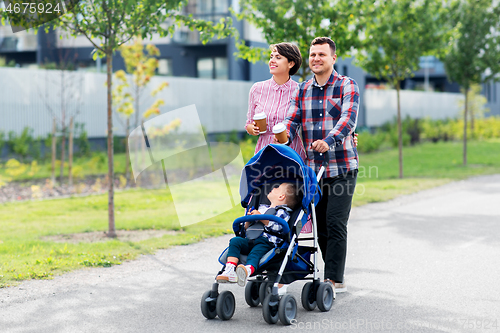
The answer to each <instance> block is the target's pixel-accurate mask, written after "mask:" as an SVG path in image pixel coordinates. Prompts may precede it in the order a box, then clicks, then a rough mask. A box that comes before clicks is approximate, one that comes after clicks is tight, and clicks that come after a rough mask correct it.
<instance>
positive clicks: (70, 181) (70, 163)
mask: <svg viewBox="0 0 500 333" xmlns="http://www.w3.org/2000/svg"><path fill="white" fill-rule="evenodd" d="M68 152H69V156H68V184H69V186H73V117H71V119H70V121H69V147H68Z"/></svg>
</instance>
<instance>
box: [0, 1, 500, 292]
mask: <svg viewBox="0 0 500 333" xmlns="http://www.w3.org/2000/svg"><path fill="white" fill-rule="evenodd" d="M184 5H185V2H184V1H182V0H172V1H163V2H161V1H157V0H140V1H135V2H130V1H106V0H102V1H97V0H81V1H80V2H78V3H77V4H76V5H75V6H74V7H73V9H72V11H71V12H70V13H69V14H68V15H66V16H64V17H63V18H61V19H60V20H55V21H52V23H51V27H59V28H61V29H63V30H64V31H66V33H67V34H68V36H77V35H83V36H85V37H86V38H87V39H88V40H89V41H90V42H91V43H92V45H93V46H94V48H95V49H94V56H95V57H101V58H106V64H107V66H106V68H107V83H106V89H107V92H108V95H107V96H108V100H107V115H108V118H107V119H108V132H107V136H108V137H107V154H106V153H105V152H103V151H96V150H95V149H94V150H91V145H90V143H89V140H88V138H87V134H86V132H85V129H84V127H83V124H75V130H74V131H73V130H69V133H70V137H69V138H68V139H69V140H68V141H69V142H68V143H67V144H66V140H67V138H66V134H65V133H67V132H68V131H67V128H68V127H72V125H73V124H72V122H71V121H69V120H70V119H71V118H72V117H67V118H66V117H64V119H63V120H59V121H58V122H59V123H60V125H59V129H57V128H56V126H54V130H53V132H52V133H51V134H49V135H47V136H46V137H36V138H35V137H33V130H32V129H30V128H28V127H26V128H25V129H24V130H23V131H22V132H21V133H15V132H9V133H4V132H2V131H0V152H2V151H4V152H7V155H8V156H7V158H6V159H4V160H0V188H1V187H2V186H5V185H7V184H8V183H9V182H20V183H21V182H26V181H32V180H44V179H52V180H51V181H52V183H54V170H55V168H56V167H59V168H60V172H61V179H60V183H61V184H62V183H63V182H64V177H68V181H69V183H71V179H72V178H73V177H74V179H75V181H76V182H79V181H81V180H83V179H85V178H86V177H94V179H95V184H94V187H95V189H96V193H97V195H93V196H87V197H77V196H75V197H71V198H65V199H56V200H44V201H41V200H38V199H37V196H36V195H35V194H36V193H35V191H33V196H32V199H33V200H31V201H23V202H8V203H5V204H1V205H0V215H1V216H2V223H1V224H0V287H5V286H10V285H14V284H16V283H18V282H19V281H22V280H27V279H45V278H51V277H52V276H55V275H58V274H61V273H64V272H67V271H70V270H73V269H78V268H82V267H94V266H102V267H108V266H111V265H114V264H119V263H121V262H122V261H124V260H129V259H133V258H135V257H136V256H137V255H140V254H146V253H152V252H154V251H155V250H157V249H160V248H165V247H168V246H172V245H179V244H189V243H192V242H195V241H198V240H199V239H201V238H203V237H208V236H216V235H221V234H224V233H230V232H231V230H230V225H231V221H232V220H233V219H234V218H236V217H238V216H240V215H241V214H242V212H243V211H242V209H241V208H240V207H234V208H233V209H232V210H230V211H228V212H226V213H224V214H222V215H220V216H217V217H215V218H212V219H210V220H207V221H205V222H203V223H198V224H196V225H191V226H188V227H180V225H179V223H178V220H177V216H176V213H175V207H174V206H173V201H172V197H171V195H170V192H169V190H168V188H167V189H148V190H146V189H141V188H140V187H137V188H133V189H128V190H126V191H119V192H118V193H117V194H116V197H115V189H114V186H115V185H114V184H115V182H113V181H109V180H110V179H115V178H117V176H118V177H119V179H120V182H119V183H120V184H121V185H122V186H120V187H121V188H124V187H125V185H126V184H127V174H128V168H129V163H130V162H129V157H128V152H127V151H126V146H127V144H123V141H124V140H123V138H117V137H115V136H114V135H113V124H112V117H111V116H112V111H113V110H115V111H117V112H118V113H120V114H122V115H123V116H124V118H125V120H126V125H125V126H126V127H127V130H128V128H129V126H130V121H129V118H130V117H131V116H132V115H135V127H137V126H139V124H140V122H141V120H143V119H145V118H147V117H148V116H150V115H154V114H158V113H160V106H161V105H162V102H161V100H157V101H155V102H153V103H152V105H151V106H148V108H147V109H146V110H144V111H143V109H141V106H140V101H141V100H143V98H142V97H141V91H142V89H144V87H146V86H147V84H148V82H149V79H150V78H151V76H152V75H153V73H154V71H155V69H156V67H157V60H156V57H157V56H158V51H157V49H155V48H154V47H153V46H147V47H146V51H147V53H148V54H146V53H145V52H144V48H143V45H142V41H145V40H147V39H149V38H151V36H152V35H153V34H154V33H158V34H159V35H160V36H168V35H171V34H172V33H173V32H174V30H175V27H176V26H186V27H188V28H191V29H195V30H198V31H200V37H201V39H202V41H203V42H208V41H210V40H212V39H213V38H214V37H216V36H218V37H227V36H229V35H230V34H232V33H234V30H233V29H232V28H230V27H229V26H230V23H231V22H230V19H228V20H222V21H221V22H206V21H201V20H195V19H193V18H192V17H191V16H188V15H183V14H181V13H182V11H181V9H182V7H183V6H184ZM236 14H237V17H238V18H239V19H245V20H248V21H249V22H250V23H252V24H253V25H255V26H256V27H257V28H259V29H261V31H262V33H263V35H264V38H265V39H266V41H267V42H268V44H272V43H276V42H281V41H290V42H294V43H296V44H297V45H298V46H299V48H300V50H301V53H302V55H303V58H304V60H305V61H304V62H303V66H302V68H301V71H300V73H299V74H300V76H301V79H302V80H304V79H306V78H307V77H308V76H309V75H310V72H309V69H308V67H307V58H308V56H307V54H308V49H309V43H310V41H311V40H312V39H313V38H314V37H315V36H318V35H325V36H331V37H332V38H333V39H334V40H335V41H336V43H337V45H338V50H339V51H338V52H339V55H340V56H355V57H356V61H357V62H358V64H359V65H360V66H361V67H363V68H364V69H365V70H366V71H368V72H370V73H371V74H373V75H375V76H377V77H379V78H381V79H383V80H385V81H387V82H388V83H389V84H391V85H392V86H393V87H394V88H395V89H396V90H397V92H398V94H397V96H398V115H397V118H396V119H394V120H393V121H392V122H389V123H386V124H384V125H383V126H381V127H380V128H376V129H367V128H365V129H360V130H359V137H358V138H359V146H358V151H359V152H360V174H359V180H358V181H359V183H358V191H357V193H356V194H355V199H354V205H362V204H366V203H370V202H378V201H385V200H389V199H392V198H394V197H396V196H398V195H402V194H408V193H412V192H415V191H419V190H423V189H426V188H430V187H433V186H438V185H441V184H444V183H446V182H449V181H452V180H458V179H463V178H466V177H470V176H476V175H483V174H492V173H500V160H499V159H498V156H500V117H493V116H492V117H484V116H485V114H486V115H487V111H488V110H486V109H485V108H484V104H485V100H484V98H481V96H480V95H479V91H480V86H479V85H478V84H480V83H482V82H485V81H486V80H491V79H497V78H498V75H499V74H500V63H499V62H498V59H500V47H499V45H500V36H499V35H498V33H494V32H495V31H496V32H498V31H500V25H499V22H500V21H499V20H498V17H499V16H500V3H498V1H497V2H496V5H494V4H492V2H491V1H487V0H450V1H444V2H443V1H431V0H422V1H413V0H398V1H396V0H382V1H374V0H369V1H364V0H347V1H341V0H331V1H321V0H313V1H305V0H297V1H285V0H242V1H241V4H240V11H239V12H238V13H236ZM6 17H7V16H6V15H5V12H3V13H2V18H3V19H5V18H6ZM145 22H147V24H146V23H145ZM47 28H50V26H47ZM134 38H137V39H136V42H135V43H133V44H132V43H130V42H131V41H132V40H133V39H134ZM237 45H238V49H239V56H240V57H242V58H244V59H248V60H250V61H258V60H263V59H265V58H267V55H268V53H269V50H268V49H262V48H254V47H253V46H247V45H245V43H244V42H242V41H241V40H239V41H238V42H237ZM117 51H120V52H121V55H122V57H123V58H124V60H125V64H126V67H127V72H128V73H129V74H131V75H130V76H129V77H127V76H126V75H125V72H123V71H122V72H120V71H119V72H116V73H115V77H113V64H112V56H113V54H114V53H116V52H117ZM427 54H432V55H436V56H438V57H439V58H440V59H442V60H443V61H444V63H445V66H446V70H447V74H448V75H449V77H450V79H451V80H453V81H455V82H458V83H459V84H460V85H461V87H462V88H463V93H464V97H465V101H464V103H463V110H464V111H463V114H462V117H461V118H459V119H444V120H433V119H430V118H424V119H410V118H406V119H403V118H402V116H401V109H400V101H399V89H400V82H401V81H402V80H404V79H406V78H408V77H411V76H412V75H413V74H412V73H413V71H414V70H416V69H417V68H418V61H419V58H420V56H422V55H427ZM2 65H9V64H5V60H2V59H0V66H2ZM130 77H132V81H129V80H130ZM113 81H114V82H115V85H114V86H113ZM113 87H114V90H113ZM165 87H166V84H164V85H162V86H160V87H158V88H157V89H153V91H154V92H158V91H159V90H161V89H164V88H165ZM54 113H55V112H54ZM73 135H74V138H75V140H74V142H72V141H73V140H72V137H73ZM217 138H218V139H219V140H220V141H233V142H238V143H239V144H240V148H241V151H242V154H243V158H244V160H245V161H248V160H249V159H250V158H251V157H252V156H253V152H254V148H255V142H254V141H253V140H254V139H255V138H245V139H244V140H243V141H241V142H240V141H239V140H238V137H237V135H236V134H235V133H231V134H230V135H226V134H219V135H218V136H217ZM468 140H470V141H469V142H468ZM460 141H463V143H462V156H460V155H461V154H460ZM73 146H75V148H76V149H75V159H74V161H73V160H72V158H70V161H68V162H69V165H68V163H67V162H66V161H65V156H66V150H67V149H68V154H69V155H71V156H72V155H73V154H72V151H73ZM467 146H469V148H472V149H470V152H469V153H468V152H467ZM403 147H405V163H404V164H403ZM57 150H59V151H57ZM49 151H50V152H51V158H50V159H49V153H48V152H49ZM56 156H61V158H60V159H59V160H57V159H56ZM184 162H186V161H184ZM65 166H68V167H70V166H72V167H70V168H69V169H66V168H65ZM182 167H184V166H183V165H181V164H180V165H179V168H182ZM115 172H116V175H115ZM403 174H404V175H405V176H406V177H407V178H406V179H398V178H402V177H403ZM104 178H106V179H107V180H108V181H105V182H104V183H103V181H102V179H104ZM123 179H124V181H123ZM103 185H106V186H108V193H107V196H106V195H105V194H104V192H103V191H104V186H103ZM28 186H29V185H28ZM75 188H77V187H75ZM75 194H78V192H75ZM115 205H116V207H115ZM115 209H116V217H115ZM106 212H107V214H106ZM115 218H116V220H117V222H118V226H119V229H120V230H145V229H153V230H158V229H159V230H164V231H168V233H167V234H165V235H164V236H162V237H160V238H150V239H146V240H143V241H126V240H121V239H109V240H107V241H104V242H97V243H88V242H79V243H73V242H58V241H55V240H54V239H53V238H51V236H57V235H59V236H61V235H62V236H64V235H69V234H77V233H89V232H102V233H104V232H107V235H108V236H110V237H115V236H116V229H115V228H116V224H115ZM106 220H107V228H106Z"/></svg>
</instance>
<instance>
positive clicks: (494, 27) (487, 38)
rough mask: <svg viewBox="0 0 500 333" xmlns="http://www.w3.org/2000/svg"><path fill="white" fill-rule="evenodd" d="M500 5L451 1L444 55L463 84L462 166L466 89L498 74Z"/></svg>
mask: <svg viewBox="0 0 500 333" xmlns="http://www.w3.org/2000/svg"><path fill="white" fill-rule="evenodd" d="M499 17H500V4H499V3H498V1H497V3H496V5H493V2H492V1H491V0H459V1H456V2H454V4H453V10H452V15H451V22H452V24H453V25H454V26H455V28H456V31H457V35H456V38H454V39H453V40H451V41H450V51H449V52H448V53H447V54H446V55H445V56H444V57H443V60H444V64H445V68H446V73H447V75H448V78H449V79H450V80H451V81H455V82H458V84H459V85H460V86H461V87H462V91H463V94H464V99H465V111H464V138H463V165H464V166H465V165H467V118H468V111H469V101H468V99H469V91H470V89H471V87H472V85H473V84H479V83H482V82H485V81H489V80H491V79H498V74H499V73H500V20H499Z"/></svg>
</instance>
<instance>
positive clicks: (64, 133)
mask: <svg viewBox="0 0 500 333" xmlns="http://www.w3.org/2000/svg"><path fill="white" fill-rule="evenodd" d="M65 151H66V128H65V127H64V123H63V128H62V139H61V169H60V174H59V183H60V184H61V186H62V184H63V181H64V160H65V159H66V156H65Z"/></svg>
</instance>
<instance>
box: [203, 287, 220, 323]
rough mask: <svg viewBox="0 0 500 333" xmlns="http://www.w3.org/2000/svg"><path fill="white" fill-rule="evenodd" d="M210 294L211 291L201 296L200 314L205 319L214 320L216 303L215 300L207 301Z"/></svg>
mask: <svg viewBox="0 0 500 333" xmlns="http://www.w3.org/2000/svg"><path fill="white" fill-rule="evenodd" d="M211 292H212V291H211V290H208V291H205V293H204V294H203V296H201V313H202V314H203V316H205V318H207V319H214V318H215V316H217V311H216V309H215V308H216V305H215V304H216V302H217V301H216V300H214V301H207V298H209V297H210V293H211Z"/></svg>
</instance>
